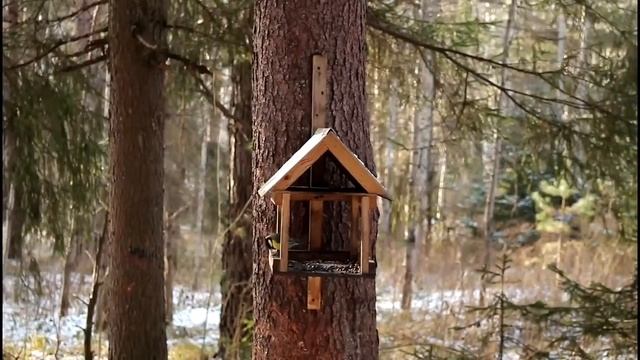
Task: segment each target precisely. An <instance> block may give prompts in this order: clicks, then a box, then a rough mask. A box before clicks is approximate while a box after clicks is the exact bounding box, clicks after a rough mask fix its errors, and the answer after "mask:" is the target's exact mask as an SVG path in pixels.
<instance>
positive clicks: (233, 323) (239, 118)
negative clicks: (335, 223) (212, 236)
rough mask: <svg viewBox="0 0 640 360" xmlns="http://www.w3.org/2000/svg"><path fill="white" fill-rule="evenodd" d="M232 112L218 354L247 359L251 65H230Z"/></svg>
mask: <svg viewBox="0 0 640 360" xmlns="http://www.w3.org/2000/svg"><path fill="white" fill-rule="evenodd" d="M232 78H233V79H234V91H233V104H232V105H233V109H234V116H235V118H236V119H235V120H234V122H233V128H232V131H233V133H232V141H233V146H232V147H231V149H230V150H231V159H232V161H231V181H232V183H231V189H230V190H231V191H230V193H231V199H230V200H231V206H230V211H229V219H230V221H235V220H236V219H238V220H237V222H235V223H234V224H233V226H232V228H231V230H230V231H229V233H228V234H227V236H226V237H225V241H224V244H223V246H222V271H223V274H222V278H221V280H220V288H221V291H222V299H223V300H222V312H221V314H220V355H221V356H222V357H223V358H225V359H237V358H246V357H247V356H249V353H248V351H249V349H243V348H241V345H242V344H241V340H242V338H243V337H244V336H245V335H246V331H245V330H244V329H243V327H244V326H245V322H246V320H248V319H249V317H250V314H251V311H252V301H251V300H252V299H251V287H250V280H251V270H252V258H251V239H252V229H251V216H250V215H251V214H250V209H251V207H250V204H248V202H249V201H250V197H251V192H252V190H253V183H252V180H253V177H252V171H251V147H252V145H251V136H252V130H251V128H252V122H251V63H250V62H248V61H246V60H237V62H236V63H235V64H234V65H233V69H232Z"/></svg>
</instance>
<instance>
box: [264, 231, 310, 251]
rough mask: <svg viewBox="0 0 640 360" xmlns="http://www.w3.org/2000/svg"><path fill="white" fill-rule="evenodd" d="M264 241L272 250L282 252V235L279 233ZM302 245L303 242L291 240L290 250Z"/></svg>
mask: <svg viewBox="0 0 640 360" xmlns="http://www.w3.org/2000/svg"><path fill="white" fill-rule="evenodd" d="M264 240H265V242H266V243H267V247H268V248H269V249H270V250H277V251H280V234H278V233H273V234H270V235H269V236H267V237H265V238H264ZM300 244H302V242H301V241H299V240H298V239H294V238H289V249H291V248H293V247H296V246H298V245H300Z"/></svg>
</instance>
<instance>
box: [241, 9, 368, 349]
mask: <svg viewBox="0 0 640 360" xmlns="http://www.w3.org/2000/svg"><path fill="white" fill-rule="evenodd" d="M254 16H255V32H254V44H253V45H254V54H255V55H254V56H255V57H254V67H253V80H254V81H253V119H254V128H253V144H254V147H255V150H254V153H253V165H254V182H253V183H254V194H255V193H257V190H258V188H259V187H260V186H261V185H262V184H263V183H264V182H265V181H266V180H267V179H268V178H269V177H271V175H273V173H274V172H275V171H276V170H277V169H278V168H279V167H280V166H281V165H282V164H283V163H284V162H285V161H286V160H287V159H288V158H289V157H290V156H291V155H293V153H294V152H295V151H297V150H298V148H299V147H300V146H302V144H304V142H305V141H306V140H307V139H308V137H309V134H310V132H311V129H310V128H311V101H310V99H311V86H310V85H311V76H312V74H311V66H310V64H311V58H312V55H313V54H317V53H321V54H323V55H324V56H326V57H327V62H328V71H327V73H328V76H327V77H328V79H327V82H328V86H327V99H328V104H327V121H326V123H327V125H328V126H329V127H332V128H333V129H335V131H336V133H337V134H338V136H340V138H341V139H342V140H343V141H344V142H345V144H346V145H347V146H348V147H349V148H350V149H352V151H354V153H355V154H357V155H358V157H359V158H360V159H361V160H362V161H363V163H364V164H365V166H367V167H368V168H369V169H370V170H371V171H372V172H374V171H375V166H374V163H373V147H372V145H371V141H370V134H369V120H368V116H367V112H366V93H365V70H366V68H365V60H366V51H365V17H366V1H364V0H335V1H331V2H320V1H314V0H303V1H296V2H293V1H288V2H273V1H267V0H258V1H257V2H256V7H255V12H254ZM332 171H333V170H332ZM374 174H375V172H374ZM324 175H325V179H326V178H328V176H331V177H332V178H333V177H336V176H335V174H327V173H326V172H325V174H324ZM336 185H340V184H336ZM340 205H342V204H338V205H336V206H334V208H335V211H333V212H332V215H335V216H328V217H325V221H326V222H325V224H323V228H324V229H325V231H326V232H327V233H326V234H325V235H326V236H325V238H328V241H330V242H329V243H328V245H329V246H330V247H331V248H333V249H337V248H338V247H339V246H340V247H341V246H343V245H344V244H346V241H348V239H349V226H345V225H346V224H348V223H349V218H350V215H351V214H350V211H348V210H349V206H347V205H342V206H340ZM275 210H276V209H275V206H274V205H273V204H272V203H271V201H270V200H269V199H267V198H256V199H254V202H253V219H254V228H253V236H254V239H253V259H254V261H253V266H254V270H253V278H252V279H253V295H254V296H253V298H254V319H255V330H254V339H253V346H254V347H253V358H254V359H257V360H259V359H320V360H322V359H377V358H378V336H377V331H376V308H375V300H376V295H375V294H376V292H375V280H374V279H372V278H365V277H349V278H343V277H330V278H323V279H322V308H321V309H320V310H319V311H308V310H307V309H306V295H307V292H306V277H295V276H273V274H272V272H271V270H270V269H269V265H268V255H267V248H266V245H265V244H264V242H263V241H261V239H263V238H264V237H265V236H266V235H268V234H269V233H271V232H272V231H273V230H272V229H273V227H274V222H275ZM327 210H329V209H327ZM377 215H378V214H377V211H374V212H373V216H372V220H373V222H372V223H371V229H372V230H373V231H372V237H371V241H372V246H371V253H372V254H375V238H376V236H377V234H376V233H377V231H375V229H377ZM292 225H294V226H293V227H292V231H291V232H292V233H291V236H292V237H300V236H301V235H302V233H303V229H302V226H295V225H297V224H295V222H293V221H292Z"/></svg>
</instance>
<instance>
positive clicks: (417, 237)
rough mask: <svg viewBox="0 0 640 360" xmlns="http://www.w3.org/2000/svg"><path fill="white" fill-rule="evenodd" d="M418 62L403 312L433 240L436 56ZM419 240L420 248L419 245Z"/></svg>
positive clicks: (427, 3)
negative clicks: (419, 261)
mask: <svg viewBox="0 0 640 360" xmlns="http://www.w3.org/2000/svg"><path fill="white" fill-rule="evenodd" d="M432 7H439V2H435V1H432V0H423V1H422V4H421V7H420V13H421V17H422V20H423V21H433V19H434V16H435V14H436V13H437V12H433V8H432ZM422 55H423V56H421V58H419V60H418V79H419V84H418V87H417V88H418V93H417V99H416V101H417V108H416V113H415V115H414V123H413V148H414V150H413V153H412V161H411V162H412V168H411V190H410V192H411V194H412V196H410V201H411V209H412V210H411V211H410V212H409V224H408V233H409V234H408V241H407V247H406V255H405V260H406V263H405V276H404V284H403V287H402V302H401V304H402V309H403V310H408V309H410V308H411V298H412V295H413V277H414V275H413V274H414V273H415V271H416V269H415V267H416V257H417V254H414V252H418V254H419V253H421V252H420V251H416V249H425V251H426V253H425V255H426V254H428V251H429V247H430V243H429V242H430V238H431V214H430V213H431V196H430V195H429V194H430V193H431V190H432V186H431V173H432V169H433V164H432V151H431V147H432V144H433V114H434V111H433V106H434V103H433V102H434V99H435V94H436V91H435V82H434V74H433V71H432V69H433V67H434V60H435V58H434V56H433V53H431V52H424V53H423V54H422ZM416 241H417V242H418V246H416Z"/></svg>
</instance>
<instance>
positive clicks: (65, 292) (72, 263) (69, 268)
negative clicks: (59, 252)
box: [60, 233, 78, 317]
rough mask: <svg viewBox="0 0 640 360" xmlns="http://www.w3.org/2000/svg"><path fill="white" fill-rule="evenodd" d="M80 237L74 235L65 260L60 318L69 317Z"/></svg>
mask: <svg viewBox="0 0 640 360" xmlns="http://www.w3.org/2000/svg"><path fill="white" fill-rule="evenodd" d="M77 246H78V235H77V234H76V233H74V234H72V235H71V237H70V241H69V246H68V248H67V252H66V254H65V258H64V270H63V274H62V294H61V295H60V317H65V316H67V313H68V312H69V307H70V305H71V303H70V302H69V293H70V287H71V286H70V285H71V284H70V280H71V273H72V272H73V270H75V268H76V264H77V260H78V256H77V253H78V251H77Z"/></svg>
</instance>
